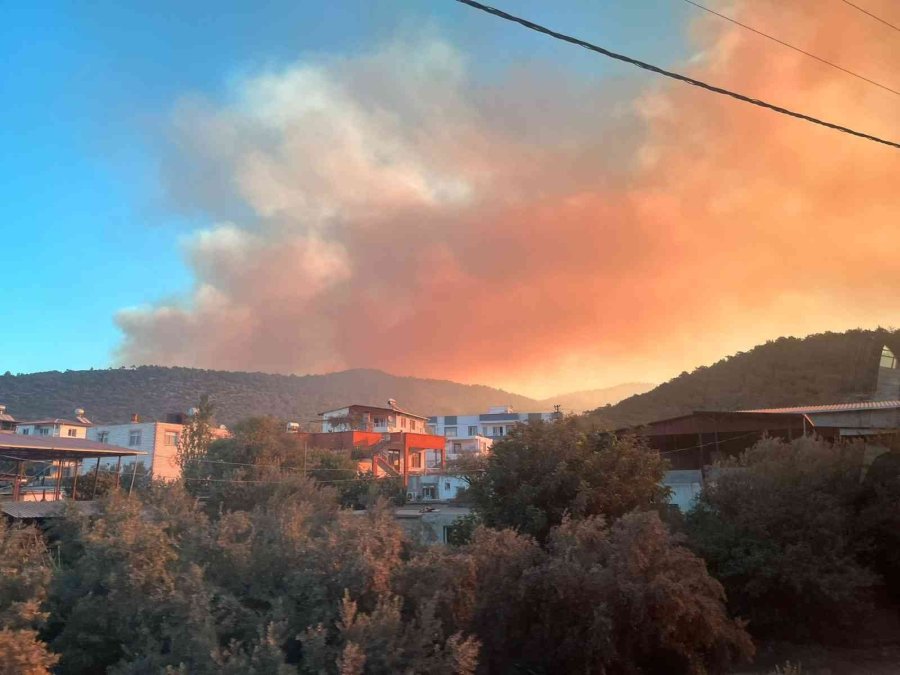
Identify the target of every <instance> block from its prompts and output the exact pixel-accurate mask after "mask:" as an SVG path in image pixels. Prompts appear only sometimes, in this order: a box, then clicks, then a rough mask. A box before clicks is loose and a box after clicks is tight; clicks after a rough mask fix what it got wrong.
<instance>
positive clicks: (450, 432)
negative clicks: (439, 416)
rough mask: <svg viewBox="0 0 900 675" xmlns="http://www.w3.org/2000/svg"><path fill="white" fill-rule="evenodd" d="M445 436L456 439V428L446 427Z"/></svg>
mask: <svg viewBox="0 0 900 675" xmlns="http://www.w3.org/2000/svg"><path fill="white" fill-rule="evenodd" d="M444 436H446V437H447V438H455V437H456V427H444Z"/></svg>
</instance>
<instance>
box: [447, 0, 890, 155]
mask: <svg viewBox="0 0 900 675" xmlns="http://www.w3.org/2000/svg"><path fill="white" fill-rule="evenodd" d="M456 2H459V3H462V4H464V5H469V6H470V7H474V8H475V9H478V10H480V11H482V12H486V13H488V14H493V15H494V16H496V17H499V18H501V19H504V20H506V21H511V22H513V23H517V24H519V25H521V26H524V27H525V28H528V29H529V30H533V31H536V32H538V33H543V34H544V35H549V36H550V37H552V38H555V39H557V40H562V41H563V42H568V43H570V44H573V45H578V46H579V47H584V48H585V49H588V50H590V51H592V52H597V53H598V54H603V55H604V56H608V57H609V58H611V59H616V60H617V61H624V62H625V63H630V64H631V65H633V66H637V67H638V68H643V69H644V70H649V71H650V72H652V73H657V74H659V75H664V76H665V77H670V78H672V79H674V80H678V81H680V82H685V83H686V84H690V85H693V86H695V87H700V88H701V89H706V90H707V91H711V92H713V93H716V94H722V95H724V96H730V97H731V98H734V99H737V100H738V101H743V102H745V103H750V104H752V105H755V106H759V107H760V108H767V109H768V110H772V111H774V112H777V113H781V114H782V115H788V116H790V117H796V118H797V119H801V120H804V121H806V122H811V123H812V124H818V125H819V126H823V127H827V128H829V129H834V130H835V131H840V132H842V133H845V134H850V135H851V136H857V137H859V138H865V139H866V140H869V141H874V142H875V143H881V144H883V145H889V146H891V147H892V148H898V149H900V143H896V142H894V141H889V140H887V139H884V138H880V137H878V136H873V135H872V134H867V133H865V132H862V131H856V130H855V129H850V128H849V127H845V126H841V125H840V124H834V123H833V122H827V121H825V120H822V119H819V118H817V117H812V116H810V115H806V114H804V113H799V112H796V111H794V110H788V109H787V108H782V107H781V106H777V105H774V104H772V103H767V102H766V101H761V100H759V99H755V98H752V97H750V96H745V95H744V94H739V93H738V92H735V91H731V90H730V89H723V88H722V87H717V86H715V85H712V84H708V83H706V82H703V81H701V80H695V79H694V78H692V77H688V76H687V75H682V74H680V73H675V72H672V71H671V70H665V69H663V68H660V67H659V66H654V65H653V64H650V63H646V62H645V61H639V60H638V59H633V58H631V57H630V56H625V55H624V54H617V53H616V52H612V51H610V50H608V49H604V48H603V47H599V46H597V45H595V44H591V43H590V42H585V41H584V40H579V39H578V38H575V37H572V36H571V35H565V34H564V33H558V32H556V31H554V30H551V29H549V28H546V27H545V26H541V25H540V24H537V23H534V22H532V21H528V20H527V19H522V18H520V17H518V16H514V15H512V14H508V13H507V12H504V11H502V10H499V9H496V8H494V7H491V6H489V5H483V4H482V3H480V2H476V1H475V0H456Z"/></svg>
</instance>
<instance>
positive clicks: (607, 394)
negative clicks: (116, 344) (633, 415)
mask: <svg viewBox="0 0 900 675" xmlns="http://www.w3.org/2000/svg"><path fill="white" fill-rule="evenodd" d="M654 386H656V385H653V384H650V383H648V382H627V383H625V384H617V385H616V386H614V387H606V388H604V389H586V390H584V391H573V392H570V393H568V394H559V395H557V396H551V397H550V398H545V399H544V400H543V401H539V405H540V406H541V409H542V410H552V409H553V406H555V405H558V406H560V407H561V408H562V409H563V411H565V412H573V413H577V414H581V413H583V412H585V411H586V410H593V409H594V408H600V407H602V406H605V405H610V404H614V403H618V402H619V401H621V400H622V399H623V398H628V397H629V396H634V395H636V394H643V393H644V392H646V391H650V390H651V389H653V387H654Z"/></svg>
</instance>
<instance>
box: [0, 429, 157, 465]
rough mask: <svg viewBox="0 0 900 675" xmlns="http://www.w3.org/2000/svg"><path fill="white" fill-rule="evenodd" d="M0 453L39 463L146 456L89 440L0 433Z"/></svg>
mask: <svg viewBox="0 0 900 675" xmlns="http://www.w3.org/2000/svg"><path fill="white" fill-rule="evenodd" d="M0 454H2V455H3V457H4V458H5V459H21V460H25V461H43V460H53V459H79V458H87V457H133V456H135V455H146V454H147V453H146V452H142V451H139V450H128V449H126V448H120V447H118V446H116V445H110V444H109V443H98V442H97V441H89V440H88V439H86V438H68V437H65V436H31V435H28V436H26V435H24V434H0Z"/></svg>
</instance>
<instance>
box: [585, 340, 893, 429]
mask: <svg viewBox="0 0 900 675" xmlns="http://www.w3.org/2000/svg"><path fill="white" fill-rule="evenodd" d="M884 345H888V346H890V347H891V348H892V349H893V350H894V352H895V353H898V354H900V331H888V330H882V329H879V330H865V331H864V330H852V331H848V332H846V333H821V334H817V335H811V336H809V337H806V338H779V339H778V340H773V341H771V342H767V343H766V344H764V345H760V346H758V347H754V348H753V349H751V350H750V351H748V352H739V353H737V354H735V355H734V356H730V357H727V358H725V359H722V360H721V361H719V362H718V363H715V364H713V365H711V366H701V367H699V368H696V369H695V370H694V371H693V372H691V373H687V372H685V373H682V374H681V375H679V376H678V377H676V378H674V379H672V380H670V381H668V382H666V383H664V384H661V385H660V386H658V387H656V388H655V389H653V390H651V391H649V392H647V393H645V394H639V395H637V396H632V397H630V398H626V399H625V400H623V401H620V402H619V403H618V404H616V405H612V406H607V407H604V408H599V409H597V410H595V411H593V412H592V413H590V414H589V417H590V418H591V419H593V420H594V421H595V422H597V423H598V424H600V425H601V426H604V427H606V428H613V429H614V428H619V427H623V426H630V425H634V424H641V423H645V422H650V421H653V420H657V419H665V418H667V417H676V416H678V415H683V414H687V413H690V412H692V411H694V410H740V409H747V408H764V407H781V406H789V405H807V404H815V403H838V402H845V401H857V400H864V399H867V398H869V397H871V395H872V393H873V390H874V386H875V380H876V377H877V372H878V361H879V358H880V354H881V348H882V347H883V346H884Z"/></svg>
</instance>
